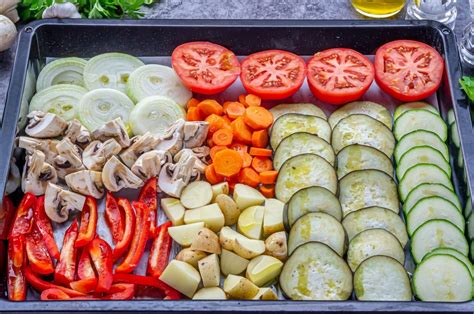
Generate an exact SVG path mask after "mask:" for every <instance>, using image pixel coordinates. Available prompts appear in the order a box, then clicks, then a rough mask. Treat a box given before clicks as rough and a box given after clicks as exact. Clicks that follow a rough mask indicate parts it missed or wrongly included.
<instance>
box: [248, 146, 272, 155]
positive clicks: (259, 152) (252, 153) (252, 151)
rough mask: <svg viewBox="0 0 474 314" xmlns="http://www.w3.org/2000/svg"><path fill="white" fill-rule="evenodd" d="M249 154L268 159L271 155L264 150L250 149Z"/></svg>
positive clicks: (269, 150)
mask: <svg viewBox="0 0 474 314" xmlns="http://www.w3.org/2000/svg"><path fill="white" fill-rule="evenodd" d="M249 154H250V155H251V156H259V157H270V156H271V155H272V150H271V149H266V148H258V147H250V152H249Z"/></svg>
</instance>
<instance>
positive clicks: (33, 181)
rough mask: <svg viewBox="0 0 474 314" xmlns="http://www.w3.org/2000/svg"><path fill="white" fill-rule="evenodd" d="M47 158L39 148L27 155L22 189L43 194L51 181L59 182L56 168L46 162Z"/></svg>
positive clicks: (25, 191)
mask: <svg viewBox="0 0 474 314" xmlns="http://www.w3.org/2000/svg"><path fill="white" fill-rule="evenodd" d="M45 159H46V157H45V156H44V154H43V153H42V152H40V151H39V150H36V151H35V152H34V153H33V155H28V156H26V160H25V167H24V168H23V178H22V180H21V189H22V190H23V192H24V193H27V192H30V193H33V194H34V195H43V194H44V192H45V191H46V187H47V186H48V183H49V182H51V183H56V182H58V176H57V174H56V169H54V168H53V166H51V165H50V164H48V163H46V162H45Z"/></svg>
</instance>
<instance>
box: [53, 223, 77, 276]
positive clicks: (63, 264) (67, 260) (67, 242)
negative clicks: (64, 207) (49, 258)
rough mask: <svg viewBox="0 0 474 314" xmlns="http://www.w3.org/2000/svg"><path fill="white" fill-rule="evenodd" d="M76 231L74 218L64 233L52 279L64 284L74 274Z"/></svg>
mask: <svg viewBox="0 0 474 314" xmlns="http://www.w3.org/2000/svg"><path fill="white" fill-rule="evenodd" d="M77 232H78V231H77V220H74V221H73V222H72V224H71V225H70V226H69V228H68V229H67V230H66V234H65V235H64V241H63V247H62V248H61V256H60V258H59V262H58V264H57V265H56V270H55V271H54V281H56V282H58V283H62V284H64V285H69V283H70V282H71V281H73V280H74V275H75V274H76V255H77V249H76V248H75V247H74V243H75V242H76V238H77Z"/></svg>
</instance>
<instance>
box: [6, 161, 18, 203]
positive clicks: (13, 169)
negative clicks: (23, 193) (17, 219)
mask: <svg viewBox="0 0 474 314" xmlns="http://www.w3.org/2000/svg"><path fill="white" fill-rule="evenodd" d="M20 184H21V174H20V169H18V166H17V165H16V163H15V159H14V158H13V159H12V161H10V170H9V171H8V179H7V184H6V186H5V194H6V195H9V194H11V193H13V192H15V191H16V189H18V187H19V186H20Z"/></svg>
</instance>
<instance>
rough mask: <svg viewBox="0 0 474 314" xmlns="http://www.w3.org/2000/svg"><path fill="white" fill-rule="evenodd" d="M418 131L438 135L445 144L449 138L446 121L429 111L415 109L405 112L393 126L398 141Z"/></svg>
mask: <svg viewBox="0 0 474 314" xmlns="http://www.w3.org/2000/svg"><path fill="white" fill-rule="evenodd" d="M416 130H426V131H431V132H433V133H435V134H436V135H438V136H439V138H440V139H441V140H442V141H443V142H445V141H446V139H447V138H448V128H447V126H446V123H445V122H444V120H443V119H442V118H441V117H440V116H439V114H435V113H432V112H430V111H428V110H423V109H413V110H408V111H405V112H404V113H402V114H401V115H400V116H399V117H398V119H397V121H395V123H394V126H393V134H394V135H395V138H396V139H397V140H400V139H401V138H402V137H403V136H404V135H406V134H408V133H410V132H413V131H416Z"/></svg>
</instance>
